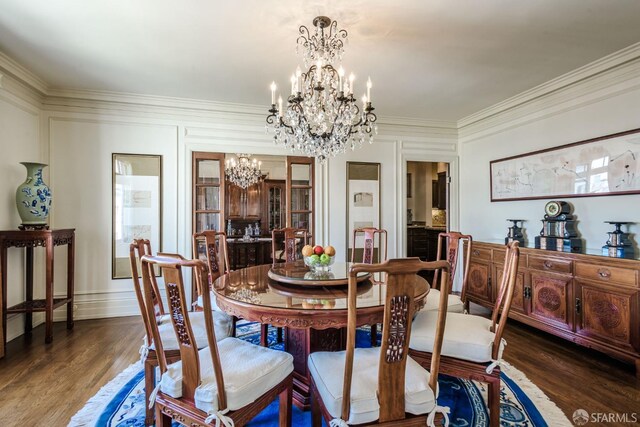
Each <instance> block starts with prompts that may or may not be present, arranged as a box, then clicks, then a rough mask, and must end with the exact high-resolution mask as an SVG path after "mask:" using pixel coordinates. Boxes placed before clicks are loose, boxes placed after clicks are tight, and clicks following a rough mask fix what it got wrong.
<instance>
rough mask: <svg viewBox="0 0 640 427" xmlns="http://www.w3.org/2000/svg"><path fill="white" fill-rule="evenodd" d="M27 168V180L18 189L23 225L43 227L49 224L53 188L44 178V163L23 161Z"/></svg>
mask: <svg viewBox="0 0 640 427" xmlns="http://www.w3.org/2000/svg"><path fill="white" fill-rule="evenodd" d="M20 164H22V165H24V167H25V168H27V180H26V181H25V182H24V183H23V184H22V185H21V186H20V187H18V190H17V191H16V206H17V207H18V213H19V214H20V218H21V219H22V225H23V226H25V227H27V228H29V227H34V228H41V227H44V226H45V225H46V224H47V217H48V216H49V209H51V190H50V189H49V187H48V186H47V184H45V183H44V181H43V180H42V169H44V168H45V167H46V166H47V165H46V164H44V163H30V162H21V163H20Z"/></svg>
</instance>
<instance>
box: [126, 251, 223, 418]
mask: <svg viewBox="0 0 640 427" xmlns="http://www.w3.org/2000/svg"><path fill="white" fill-rule="evenodd" d="M145 255H151V243H150V242H149V240H146V239H138V240H134V241H133V242H132V243H131V244H130V245H129V263H130V266H131V277H132V279H133V289H134V291H135V294H136V299H137V301H138V306H139V308H140V314H141V316H142V321H143V323H144V329H145V337H144V343H143V345H142V347H141V348H140V359H141V361H142V363H143V365H144V380H145V386H144V389H145V402H147V405H146V412H145V425H153V409H152V408H149V405H148V403H149V399H150V395H151V391H152V390H153V389H154V387H155V386H156V384H155V372H156V371H155V368H156V366H158V353H157V352H158V350H157V347H156V345H155V341H154V339H153V335H152V333H151V321H152V320H153V321H154V322H155V323H156V324H157V325H158V330H159V333H160V335H162V336H163V337H164V343H165V345H164V352H165V354H164V355H165V357H166V359H167V360H168V361H169V362H174V361H176V360H179V359H180V351H179V349H178V343H177V341H176V338H175V335H174V332H173V328H172V327H171V324H170V322H169V315H168V314H166V312H165V309H164V304H163V302H162V298H161V297H160V289H159V287H158V282H157V280H156V275H155V271H148V272H147V276H148V282H149V284H148V287H149V292H148V295H147V298H145V296H144V291H143V287H142V285H141V283H140V271H139V269H138V265H141V264H140V260H141V258H142V257H143V256H145ZM141 268H142V266H141ZM147 307H149V310H147ZM150 312H151V313H152V318H149V313H150ZM189 316H190V317H191V319H192V324H193V331H194V333H195V334H196V335H197V336H198V337H201V339H200V342H201V343H204V342H205V341H204V337H205V336H206V329H205V326H204V321H205V317H204V314H203V313H202V312H200V313H189ZM213 319H214V321H215V328H216V331H217V335H216V336H217V337H219V338H220V339H222V338H225V337H227V336H229V335H230V333H231V321H230V319H229V317H228V316H227V315H226V314H224V313H215V314H214V316H213Z"/></svg>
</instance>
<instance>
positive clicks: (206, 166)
mask: <svg viewBox="0 0 640 427" xmlns="http://www.w3.org/2000/svg"><path fill="white" fill-rule="evenodd" d="M197 168H198V171H197V172H198V174H197V176H198V181H197V184H218V185H220V161H219V160H199V161H198V164H197Z"/></svg>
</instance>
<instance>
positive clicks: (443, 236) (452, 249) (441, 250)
mask: <svg viewBox="0 0 640 427" xmlns="http://www.w3.org/2000/svg"><path fill="white" fill-rule="evenodd" d="M445 245H446V250H445ZM460 245H463V248H464V260H463V261H464V266H463V269H462V293H461V294H460V299H461V300H462V301H465V292H466V289H467V279H468V278H467V272H468V271H469V262H470V260H471V246H472V245H473V238H472V237H471V236H470V235H469V234H462V233H459V232H457V231H450V232H448V233H440V234H438V252H437V256H436V259H437V260H441V259H446V260H447V261H449V264H451V270H449V283H451V286H453V280H454V279H455V276H456V269H457V265H458V255H459V253H460ZM445 252H446V254H445ZM445 256H446V258H445ZM439 274H440V272H439V271H437V270H436V272H435V273H434V276H433V283H438V276H439Z"/></svg>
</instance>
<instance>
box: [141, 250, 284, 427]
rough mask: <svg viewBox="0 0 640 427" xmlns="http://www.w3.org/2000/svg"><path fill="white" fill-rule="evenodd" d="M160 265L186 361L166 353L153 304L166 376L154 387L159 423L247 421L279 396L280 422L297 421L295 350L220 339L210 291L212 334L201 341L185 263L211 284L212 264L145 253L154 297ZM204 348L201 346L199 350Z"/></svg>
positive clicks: (207, 312) (206, 304)
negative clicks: (190, 303) (293, 417)
mask: <svg viewBox="0 0 640 427" xmlns="http://www.w3.org/2000/svg"><path fill="white" fill-rule="evenodd" d="M153 266H158V267H160V269H161V271H162V276H163V278H164V282H165V290H166V294H167V301H168V304H169V312H170V313H171V314H170V316H169V317H170V319H171V325H172V326H173V331H174V333H175V338H176V339H177V342H178V348H179V353H180V359H181V360H180V362H175V363H170V361H169V360H167V358H166V357H165V352H164V351H163V349H164V344H165V340H164V337H163V336H162V334H160V332H159V327H158V324H157V322H156V321H155V317H154V316H153V312H152V307H149V306H147V317H148V318H149V319H151V322H150V325H151V333H152V335H153V339H154V341H155V342H156V345H157V349H158V352H157V355H158V365H159V367H160V381H159V383H158V385H157V387H156V388H155V389H154V392H153V393H152V396H151V399H152V402H151V403H154V402H155V407H156V425H157V426H160V427H170V426H171V424H172V420H173V421H176V422H178V423H180V424H182V425H186V426H204V425H209V424H213V422H214V421H215V423H216V425H217V426H220V425H224V426H227V427H230V426H235V427H241V426H243V425H245V424H246V423H247V422H249V421H250V420H251V419H252V418H254V417H255V416H256V415H257V414H259V413H260V412H261V411H262V410H263V409H264V408H266V407H267V406H269V404H270V403H271V402H272V401H273V400H274V399H275V398H276V397H279V402H280V410H279V420H280V426H282V427H284V426H287V427H288V426H291V403H292V402H291V400H292V395H293V391H292V390H293V389H292V387H293V374H292V372H293V356H291V355H290V354H289V353H286V352H283V351H277V350H272V349H269V348H265V347H260V346H256V345H253V344H250V343H248V342H246V341H243V340H240V339H237V338H233V337H227V338H224V339H221V340H219V341H218V340H217V339H216V338H217V336H216V331H215V328H214V327H212V325H213V324H214V319H213V316H214V314H215V313H216V312H215V311H213V310H212V306H211V299H210V295H209V292H203V294H202V302H203V309H204V310H203V311H202V313H203V315H204V318H205V326H206V336H205V338H204V339H203V340H202V339H201V341H200V342H198V339H200V338H201V337H198V336H197V335H196V333H195V332H194V327H193V322H192V318H191V316H190V315H189V313H188V311H187V301H186V298H185V291H184V282H183V274H182V270H183V268H188V267H190V268H192V269H193V272H194V275H195V277H196V280H197V281H199V282H200V285H202V286H206V283H207V281H208V272H207V270H208V269H207V266H206V264H205V263H204V262H203V261H201V260H198V259H195V260H186V259H184V258H182V257H180V256H179V255H178V256H176V255H173V256H166V255H161V256H155V257H153V256H149V255H145V256H143V257H142V267H141V269H142V275H143V285H144V286H143V289H144V295H145V298H147V299H148V298H151V292H152V286H151V281H150V277H149V276H150V274H149V272H150V271H151V270H152V268H153ZM199 348H200V350H198V349H199Z"/></svg>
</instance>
